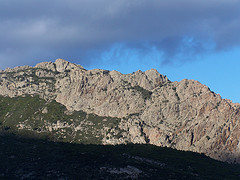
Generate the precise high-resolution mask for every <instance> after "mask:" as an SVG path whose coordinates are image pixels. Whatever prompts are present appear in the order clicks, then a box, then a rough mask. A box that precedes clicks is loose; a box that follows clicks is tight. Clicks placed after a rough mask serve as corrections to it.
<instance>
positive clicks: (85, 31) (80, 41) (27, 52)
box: [0, 0, 240, 69]
mask: <svg viewBox="0 0 240 180" xmlns="http://www.w3.org/2000/svg"><path fill="white" fill-rule="evenodd" d="M239 9H240V1H237V0H218V1H217V0H209V1H205V0H203V1H192V0H181V1H179V0H167V1H165V0H162V1H158V0H151V1H149V0H132V1H129V0H115V1H112V0H101V1H99V0H87V1H86V0H84V1H83V0H82V1H81V0H68V1H66V0H65V1H64V0H51V1H49V0H48V1H47V0H41V1H32V0H21V1H19V0H9V1H5V0H0V62H1V63H0V69H2V68H5V67H6V66H16V65H23V64H32V65H34V64H35V63H36V62H40V61H43V60H53V59H55V58H58V57H62V58H66V59H68V60H72V61H75V62H78V63H80V64H83V65H87V64H89V63H91V54H92V55H95V56H97V55H101V52H104V51H107V50H108V49H110V48H111V46H112V45H113V44H115V43H123V44H125V46H126V47H129V48H138V49H140V50H141V51H143V52H144V51H148V50H149V47H155V48H157V49H158V50H159V51H160V52H162V53H163V59H162V62H164V63H169V62H172V61H173V60H174V59H176V58H179V59H181V60H191V59H192V57H193V56H198V55H201V54H202V53H206V52H210V51H222V50H226V49H229V48H232V47H236V46H239V45H240V36H239V35H238V33H239V32H240V23H239V20H240V11H239ZM95 59H96V58H95Z"/></svg>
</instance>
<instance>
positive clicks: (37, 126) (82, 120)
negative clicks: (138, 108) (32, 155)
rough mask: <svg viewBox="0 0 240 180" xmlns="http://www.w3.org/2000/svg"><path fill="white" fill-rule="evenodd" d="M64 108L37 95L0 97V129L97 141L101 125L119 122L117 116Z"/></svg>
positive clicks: (23, 134)
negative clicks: (72, 110) (112, 116)
mask: <svg viewBox="0 0 240 180" xmlns="http://www.w3.org/2000/svg"><path fill="white" fill-rule="evenodd" d="M66 111H67V109H66V108H65V106H63V105H61V104H59V103H57V102H56V101H55V100H52V101H50V102H47V101H45V100H43V99H41V98H39V97H38V96H33V97H32V96H26V97H15V98H9V97H2V96H0V131H2V132H9V133H14V134H17V135H20V136H24V137H25V136H26V135H29V136H34V137H36V138H40V139H49V140H53V141H63V142H74V143H84V144H101V143H102V139H103V135H102V134H103V133H102V132H101V131H102V130H103V128H104V127H106V128H108V129H113V128H116V127H117V126H118V124H119V122H120V119H118V118H110V117H101V116H97V115H94V114H86V113H85V112H83V111H74V112H68V113H66ZM118 137H119V135H118Z"/></svg>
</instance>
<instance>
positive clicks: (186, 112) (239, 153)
mask: <svg viewBox="0 0 240 180" xmlns="http://www.w3.org/2000/svg"><path fill="white" fill-rule="evenodd" d="M0 95H1V97H0V99H1V105H0V108H1V109H0V115H1V117H0V118H1V119H0V122H1V129H2V131H4V132H6V131H7V132H11V133H15V134H19V135H23V136H27V135H28V136H31V137H32V136H36V137H41V138H48V139H50V140H53V141H63V142H74V143H85V144H110V145H116V144H127V143H135V144H152V145H156V146H163V147H165V146H166V147H171V148H175V149H178V150H185V151H194V152H198V153H204V154H206V155H208V156H210V157H212V158H214V159H218V160H221V161H229V162H240V143H239V140H240V105H239V104H234V103H232V102H231V101H230V100H226V99H222V98H221V96H220V95H218V94H215V93H214V92H212V91H211V90H210V89H209V88H208V87H207V86H205V85H203V84H201V83H199V82H198V81H195V80H187V79H185V80H182V81H180V82H171V81H170V80H168V78H167V77H166V76H164V75H161V74H160V73H158V72H157V70H155V69H151V70H148V71H145V72H142V71H140V70H139V71H137V72H134V73H131V74H121V73H120V72H117V71H107V70H101V69H94V70H86V69H84V68H83V67H82V66H80V65H76V64H72V63H70V62H67V61H65V60H62V59H57V60H56V61H55V62H54V63H53V62H43V63H40V64H37V65H36V66H35V67H30V66H23V67H16V68H14V69H6V70H5V71H0Z"/></svg>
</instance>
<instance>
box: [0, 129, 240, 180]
mask: <svg viewBox="0 0 240 180" xmlns="http://www.w3.org/2000/svg"><path fill="white" fill-rule="evenodd" d="M0 143H1V146H0V159H1V161H0V178H4V179H216V180H219V179H239V178H240V173H239V172H240V166H239V165H232V164H227V163H223V162H219V161H216V160H212V159H210V158H208V157H206V156H204V155H201V154H197V153H193V152H184V151H177V150H173V149H170V148H161V147H157V146H153V145H134V144H129V145H116V146H111V145H106V146H103V145H83V144H69V143H57V142H50V141H46V140H37V139H29V138H28V139H26V138H19V137H17V136H15V135H9V134H1V136H0Z"/></svg>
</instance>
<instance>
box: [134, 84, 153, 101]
mask: <svg viewBox="0 0 240 180" xmlns="http://www.w3.org/2000/svg"><path fill="white" fill-rule="evenodd" d="M133 89H135V90H137V91H139V92H140V93H141V94H142V97H143V99H145V100H146V99H150V98H151V95H152V92H151V91H148V90H146V89H144V88H142V87H141V86H134V87H133Z"/></svg>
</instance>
